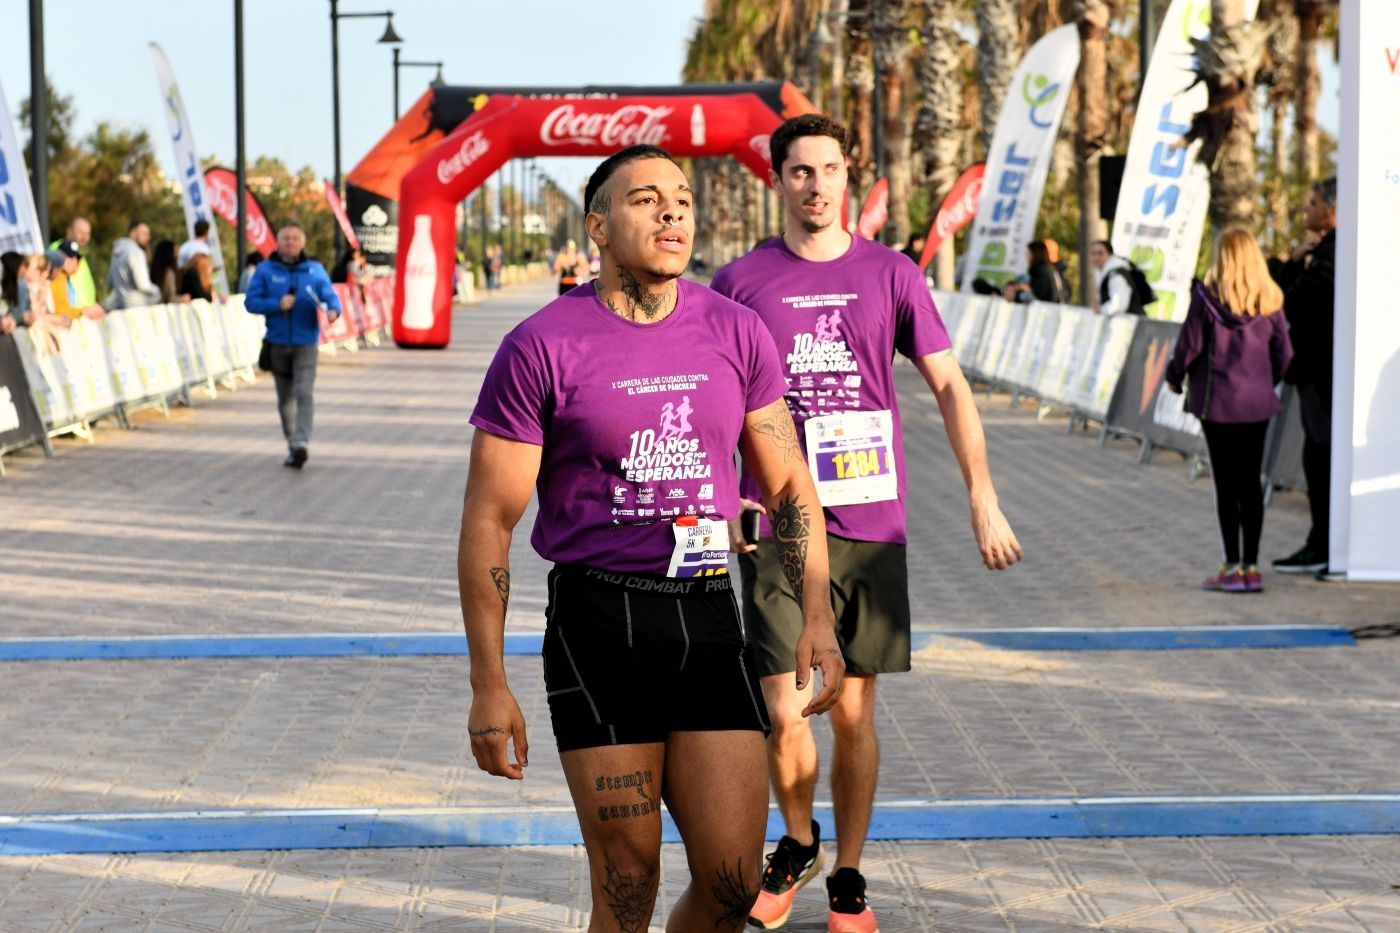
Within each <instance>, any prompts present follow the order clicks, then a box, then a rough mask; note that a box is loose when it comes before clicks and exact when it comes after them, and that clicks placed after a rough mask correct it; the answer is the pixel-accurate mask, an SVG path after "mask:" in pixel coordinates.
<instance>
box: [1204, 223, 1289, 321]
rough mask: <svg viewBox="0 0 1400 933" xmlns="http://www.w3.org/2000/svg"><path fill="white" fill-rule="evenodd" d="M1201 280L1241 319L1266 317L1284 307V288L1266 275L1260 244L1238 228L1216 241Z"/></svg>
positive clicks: (1267, 271) (1232, 228)
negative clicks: (1207, 267) (1204, 275)
mask: <svg viewBox="0 0 1400 933" xmlns="http://www.w3.org/2000/svg"><path fill="white" fill-rule="evenodd" d="M1204 281H1205V284H1206V287H1207V288H1209V289H1210V290H1211V291H1212V292H1214V293H1215V297H1217V298H1219V299H1220V301H1221V302H1222V303H1224V305H1225V306H1226V307H1227V308H1229V309H1230V311H1231V313H1233V314H1238V315H1240V316H1242V317H1259V316H1260V315H1269V314H1273V313H1274V312H1275V311H1278V310H1279V309H1280V308H1282V307H1283V289H1281V288H1279V287H1278V283H1277V282H1275V281H1274V280H1273V277H1272V276H1271V275H1269V264H1268V262H1267V261H1265V259H1264V253H1263V251H1262V250H1260V249H1259V242H1258V241H1257V240H1255V239H1254V235H1253V234H1252V233H1250V232H1249V231H1248V230H1245V229H1243V228H1240V227H1231V228H1230V229H1228V230H1226V231H1225V232H1223V233H1221V234H1220V236H1218V237H1216V238H1215V247H1214V249H1212V250H1211V256H1210V268H1209V269H1207V270H1206V277H1205V280H1204Z"/></svg>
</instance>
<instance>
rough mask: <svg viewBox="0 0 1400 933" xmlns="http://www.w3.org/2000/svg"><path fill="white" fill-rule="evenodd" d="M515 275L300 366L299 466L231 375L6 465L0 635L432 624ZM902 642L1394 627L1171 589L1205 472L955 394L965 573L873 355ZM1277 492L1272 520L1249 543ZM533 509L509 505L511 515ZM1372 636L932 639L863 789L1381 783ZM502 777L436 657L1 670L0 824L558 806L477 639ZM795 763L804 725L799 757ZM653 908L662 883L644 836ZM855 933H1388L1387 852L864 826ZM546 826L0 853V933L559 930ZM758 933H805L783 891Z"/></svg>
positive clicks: (1394, 734)
mask: <svg viewBox="0 0 1400 933" xmlns="http://www.w3.org/2000/svg"><path fill="white" fill-rule="evenodd" d="M551 289H552V286H548V287H547V286H542V285H541V286H524V287H520V288H516V289H513V290H507V291H505V292H502V293H497V294H494V295H492V296H490V297H489V298H488V299H487V300H486V301H485V302H484V303H483V304H480V305H477V306H474V307H472V308H470V309H468V310H463V311H460V312H459V316H458V320H457V326H456V333H457V336H456V342H455V344H454V345H453V347H452V348H451V349H449V350H448V351H445V352H405V351H399V350H394V349H388V348H379V349H376V350H370V351H366V352H361V353H358V354H341V355H339V356H336V357H333V358H326V359H324V360H323V361H322V368H321V372H320V377H319V380H318V391H317V404H318V421H317V431H316V438H315V443H314V444H313V446H312V459H311V462H310V464H309V465H308V467H307V468H306V470H305V471H303V472H301V473H296V472H293V471H290V470H285V469H283V468H282V467H281V466H280V465H279V464H280V460H281V457H282V454H283V451H282V449H281V441H280V434H279V432H278V430H277V426H276V414H275V407H274V402H273V392H272V386H271V384H270V381H269V380H266V379H263V380H260V381H259V383H258V384H257V385H255V386H252V387H246V388H243V389H241V390H239V391H238V392H236V393H230V394H221V395H220V397H219V398H218V399H217V400H215V401H213V402H209V403H204V402H201V403H200V404H199V405H198V407H196V408H195V409H193V410H177V411H176V412H174V413H173V414H172V416H171V417H170V418H169V419H168V420H167V419H165V418H162V417H161V416H159V415H156V414H154V413H148V414H144V415H141V416H139V417H138V418H137V419H136V421H137V430H135V431H130V432H123V431H119V430H117V429H115V428H103V429H101V430H100V431H99V440H98V443H97V444H95V445H91V446H89V445H87V444H84V443H80V442H72V441H63V442H60V443H59V444H58V448H59V457H58V459H56V460H54V461H50V462H44V461H42V459H41V458H40V457H39V456H38V455H37V454H33V453H29V454H23V455H20V456H17V457H13V458H9V459H7V467H8V468H9V469H10V475H9V478H8V479H6V480H3V481H0V529H3V531H2V533H3V536H4V537H3V541H4V550H5V555H6V562H5V569H4V572H3V575H0V637H14V636H28V637H51V636H57V635H86V636H94V635H97V636H118V635H133V634H150V635H176V634H260V633H282V634H312V633H325V632H390V631H405V632H424V631H432V632H456V631H460V626H461V621H460V618H459V614H458V609H457V604H456V581H455V567H454V555H455V544H456V529H457V521H458V514H459V509H460V501H461V495H462V489H463V483H464V479H465V474H466V462H467V450H468V444H469V439H470V428H469V426H468V424H467V416H468V414H469V413H470V410H471V407H472V403H473V401H474V398H475V393H476V389H477V386H478V385H479V383H480V379H481V375H482V372H483V370H484V368H485V366H486V364H487V363H488V362H489V360H490V357H491V354H492V352H493V351H494V348H495V346H496V344H497V343H498V341H499V339H500V337H501V335H502V334H503V333H504V332H505V331H506V330H507V329H508V328H509V327H510V326H511V325H512V324H513V323H514V322H515V321H518V320H519V319H520V318H521V317H523V316H524V315H525V314H526V313H528V311H529V310H532V309H533V308H535V307H538V306H539V304H541V303H543V302H544V301H545V300H547V298H548V296H549V292H550V290H551ZM900 379H901V386H902V391H903V400H902V403H903V405H904V406H905V407H904V411H905V423H906V425H907V429H908V442H909V447H910V462H911V463H913V464H918V465H919V467H918V472H917V473H915V474H913V476H912V479H911V483H910V487H911V488H910V494H911V495H910V501H911V506H910V515H911V523H912V528H911V537H912V542H911V572H912V576H913V578H914V579H913V589H914V605H915V607H916V625H918V626H920V627H925V628H979V627H981V628H991V627H1006V626H1055V627H1063V626H1100V627H1121V626H1143V625H1224V624H1270V623H1328V624H1335V625H1341V626H1345V627H1348V628H1356V627H1360V626H1367V625H1371V626H1376V625H1382V626H1383V625H1393V624H1396V623H1400V591H1397V590H1396V589H1395V588H1393V587H1390V588H1386V587H1382V586H1378V585H1355V584H1343V583H1318V582H1315V581H1312V580H1311V579H1303V580H1299V579H1290V578H1279V577H1276V576H1268V577H1266V584H1267V585H1268V587H1269V589H1268V591H1267V592H1265V593H1264V594H1263V595H1261V596H1256V597H1243V596H1237V597H1231V596H1224V595H1219V594H1205V593H1201V592H1200V591H1199V590H1197V589H1196V588H1195V584H1196V582H1197V581H1198V580H1199V579H1200V578H1201V577H1203V576H1205V575H1206V573H1207V572H1208V571H1209V570H1210V569H1212V565H1213V563H1214V561H1215V560H1216V558H1215V551H1216V546H1215V544H1214V526H1213V519H1212V514H1213V513H1212V506H1211V494H1210V484H1209V481H1208V480H1198V481H1197V482H1195V483H1188V482H1187V480H1186V470H1185V465H1184V463H1183V462H1182V461H1180V460H1179V459H1177V458H1176V457H1175V456H1173V455H1170V454H1159V455H1158V458H1157V459H1156V460H1155V461H1154V462H1153V463H1152V464H1150V465H1148V466H1145V467H1143V466H1138V465H1137V464H1136V463H1135V456H1136V447H1135V446H1132V445H1129V444H1126V443H1124V444H1114V445H1110V446H1109V448H1108V449H1106V450H1101V449H1099V447H1098V445H1097V443H1096V437H1095V436H1093V435H1091V434H1075V435H1068V434H1067V433H1066V429H1065V422H1064V420H1063V419H1060V418H1049V419H1046V420H1045V421H1037V420H1036V418H1035V414H1034V411H1033V410H1032V409H1030V408H1023V409H1018V410H1015V411H1011V410H1008V403H1007V400H1006V399H1005V398H1004V397H996V398H990V399H985V400H984V403H983V408H984V417H985V419H986V424H987V428H988V436H989V443H990V446H991V454H992V462H993V470H994V474H995V476H996V478H997V480H998V486H999V489H1000V491H1001V497H1002V502H1003V506H1004V508H1005V510H1006V512H1007V513H1008V515H1009V516H1010V518H1011V520H1012V521H1013V523H1014V524H1015V526H1016V528H1017V531H1018V533H1019V535H1020V538H1021V541H1022V544H1023V545H1024V546H1025V548H1026V552H1027V555H1028V556H1027V560H1026V562H1025V563H1024V564H1023V565H1021V566H1019V567H1017V568H1016V569H1015V570H1013V571H1011V572H1009V573H1004V574H996V575H994V574H990V573H988V572H986V571H984V570H982V569H981V567H980V564H979V562H978V560H977V557H976V553H975V550H974V548H973V546H972V540H971V533H970V531H969V529H968V527H967V514H966V507H965V496H964V494H963V493H962V492H961V483H960V480H959V478H958V473H957V469H956V465H955V463H954V462H953V460H952V458H951V456H950V455H949V454H948V452H947V447H946V443H945V442H944V440H943V438H942V426H941V423H940V421H939V418H938V415H937V409H936V407H935V406H934V405H933V403H932V399H931V397H930V396H929V394H928V392H927V390H926V389H922V388H921V387H920V385H919V383H918V379H917V374H915V373H914V372H913V371H912V369H908V368H905V369H904V370H902V372H901V375H900ZM1305 513H1306V509H1305V503H1304V502H1303V500H1302V499H1301V498H1300V497H1297V496H1295V495H1283V496H1280V497H1278V498H1277V499H1276V500H1275V503H1274V505H1273V506H1272V507H1271V508H1270V511H1269V514H1268V518H1267V523H1266V527H1265V539H1264V546H1265V554H1266V556H1276V555H1278V554H1281V553H1285V552H1287V551H1290V550H1292V548H1293V546H1295V545H1296V544H1297V543H1298V542H1299V541H1300V540H1301V538H1302V536H1303V534H1304V532H1305V531H1306V514H1305ZM529 520H530V518H529V516H527V519H526V521H527V523H528V521H529ZM527 528H528V525H525V526H522V528H521V530H520V531H519V532H518V534H517V538H516V543H515V547H514V549H513V552H512V561H513V564H514V581H515V589H514V592H513V594H512V596H513V598H512V602H511V617H510V626H511V630H512V631H538V630H540V629H541V628H542V627H543V608H544V589H543V580H544V573H545V566H544V564H543V562H541V561H540V560H539V559H538V558H537V557H535V555H533V553H532V552H530V550H529V545H528V540H527V538H528V531H527ZM1397 661H1400V648H1397V645H1396V643H1395V642H1392V641H1387V640H1371V641H1363V642H1361V643H1360V644H1359V645H1358V646H1357V647H1354V648H1327V649H1289V650H1252V651H1183V652H1044V653H1029V652H1014V651H996V650H991V649H987V648H983V647H981V646H979V645H976V644H974V643H971V642H939V643H938V644H937V645H936V647H934V648H930V649H928V650H925V651H924V652H922V653H921V654H920V656H919V657H918V659H917V661H916V664H915V670H914V672H913V673H912V674H910V675H908V676H901V677H891V678H888V679H887V680H885V681H883V682H882V683H883V685H884V686H883V689H882V698H883V699H882V704H881V708H880V714H879V715H880V730H881V735H882V736H883V739H884V749H883V752H884V760H883V765H882V772H881V780H882V788H881V799H883V800H902V799H928V798H938V799H966V798H1024V797H1041V796H1056V797H1058V796H1096V795H1102V796H1116V797H1121V796H1129V795H1160V794H1183V795H1193V794H1227V793H1230V794H1311V793H1318V794H1321V793H1365V792H1394V791H1400V780H1397V775H1396V761H1397V760H1400V715H1397V714H1398V713H1400V694H1397V691H1396V688H1395V679H1394V671H1395V669H1396V665H1397ZM508 668H509V672H510V675H511V678H512V683H513V686H514V687H515V689H516V691H517V693H518V694H519V696H520V699H521V702H522V706H523V707H524V709H525V713H526V716H527V720H528V722H529V724H530V727H531V730H532V733H531V734H532V736H533V748H532V751H533V753H534V754H533V755H532V764H531V769H530V771H531V773H530V778H529V780H527V781H525V782H524V783H522V784H514V783H507V782H504V781H500V780H498V779H493V778H489V777H487V776H485V775H484V774H482V773H481V772H479V771H477V770H476V768H475V767H474V764H473V762H472V758H471V755H470V751H469V744H468V741H467V737H466V730H465V717H466V710H467V705H468V702H469V697H468V689H467V683H466V662H465V660H464V659H462V658H449V657H437V658H287V659H225V660H188V661H122V662H29V663H22V664H4V665H0V678H3V679H2V680H0V683H3V684H4V686H5V688H6V689H5V691H4V693H5V702H4V705H3V707H0V814H35V813H89V812H133V811H189V810H199V809H211V808H250V809H260V808H325V807H376V806H377V807H391V806H392V807H443V806H485V805H497V806H522V807H524V806H532V805H559V804H565V803H567V800H568V796H567V793H566V790H565V788H564V785H563V781H562V778H561V775H560V772H559V767H558V758H557V755H555V754H554V753H553V751H552V747H551V746H552V743H551V742H550V740H549V729H548V717H547V715H546V712H545V708H544V702H543V690H542V685H541V683H540V681H539V674H538V661H537V660H536V659H533V658H529V657H515V658H511V659H509V660H508ZM823 747H825V744H824V746H823ZM664 870H665V875H666V881H665V884H664V886H663V890H662V895H661V898H660V904H659V908H658V912H657V923H658V926H657V927H656V928H657V929H659V928H660V927H659V924H660V922H661V919H662V918H664V916H665V914H666V910H667V905H668V903H669V901H670V899H671V898H674V897H675V896H676V895H677V894H678V893H679V891H680V889H681V887H682V886H683V885H684V882H685V866H684V862H683V859H682V858H681V855H680V850H679V848H677V847H672V846H668V847H667V849H666V852H665V864H664ZM866 873H867V876H868V877H869V879H870V883H871V890H870V894H871V898H872V901H873V903H874V904H875V905H876V906H877V907H878V909H879V911H880V916H881V929H882V930H884V931H886V933H896V931H903V930H934V929H937V930H940V931H942V930H977V931H981V930H1017V931H1031V930H1082V929H1105V930H1222V931H1223V930H1230V931H1244V930H1277V931H1294V930H1400V894H1397V891H1396V888H1397V887H1400V837H1396V836H1332V837H1328V836H1308V837H1246V838H1223V837H1212V838H1194V839H1180V838H1163V839H1087V840H1064V839H1057V840H1002V841H965V842H964V841H949V842H917V843H914V842H881V843H874V844H872V845H870V846H869V847H868V849H867V867H866ZM586 895H587V886H586V870H585V863H584V859H583V855H582V852H581V850H579V849H577V848H573V847H567V846H556V847H514V848H448V849H439V848H422V849H358V850H322V851H313V850H292V851H256V852H213V853H202V854H194V855H188V854H185V855H181V854H156V855H151V854H143V855H114V856H106V855H83V856H75V855H65V856H57V855H53V856H44V857H28V856H23V857H21V856H12V857H0V930H4V931H8V930H80V929H81V930H140V929H150V930H263V929H274V928H275V929H295V930H311V929H325V930H340V929H405V930H407V929H463V930H483V931H498V933H506V931H526V930H530V931H534V930H578V929H583V928H585V927H586V925H587V911H588V904H587V896H586ZM798 905H799V906H798V909H797V910H796V912H795V913H794V915H793V920H792V922H791V924H790V927H789V928H790V929H793V930H797V931H815V930H821V929H824V928H825V926H824V914H823V905H822V898H821V896H820V895H819V894H818V893H817V892H816V891H813V892H811V893H810V894H804V895H802V896H801V897H800V898H799V901H798Z"/></svg>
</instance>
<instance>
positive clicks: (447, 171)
mask: <svg viewBox="0 0 1400 933" xmlns="http://www.w3.org/2000/svg"><path fill="white" fill-rule="evenodd" d="M490 148H491V141H490V140H489V139H487V138H486V136H485V134H483V133H482V132H481V130H477V131H476V132H475V133H473V134H471V135H470V136H468V137H467V138H466V139H464V140H462V145H460V146H458V147H457V151H456V152H454V153H452V155H451V156H449V157H448V158H446V159H443V160H442V161H441V162H439V163H438V168H437V177H438V181H440V182H442V183H443V184H444V185H445V184H447V183H449V182H451V181H452V179H454V178H456V177H457V176H458V175H460V174H462V173H463V172H465V171H466V170H467V169H469V168H471V165H472V163H473V162H475V161H476V160H477V159H479V158H481V157H482V156H483V155H485V154H486V152H487V150H489V149H490Z"/></svg>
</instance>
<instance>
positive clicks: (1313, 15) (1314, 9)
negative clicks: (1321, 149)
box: [1293, 0, 1329, 182]
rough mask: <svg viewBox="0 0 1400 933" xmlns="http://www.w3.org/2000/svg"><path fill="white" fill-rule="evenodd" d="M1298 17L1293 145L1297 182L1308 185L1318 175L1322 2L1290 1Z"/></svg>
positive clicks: (1325, 9)
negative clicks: (1296, 151)
mask: <svg viewBox="0 0 1400 933" xmlns="http://www.w3.org/2000/svg"><path fill="white" fill-rule="evenodd" d="M1293 9H1294V11H1295V12H1296V14H1297V16H1298V59H1297V61H1298V64H1297V79H1296V80H1295V81H1294V82H1293V90H1294V93H1295V96H1294V100H1293V142H1294V145H1296V146H1297V149H1298V155H1297V166H1296V167H1297V169H1298V176H1299V179H1300V180H1301V181H1303V182H1310V181H1313V180H1315V179H1316V178H1317V176H1318V174H1319V173H1320V172H1321V170H1322V168H1321V162H1322V159H1321V156H1320V155H1319V154H1318V138H1317V99H1318V97H1319V95H1320V94H1321V93H1322V71H1321V69H1320V68H1319V67H1318V64H1317V52H1318V39H1319V38H1320V37H1321V35H1322V25H1323V23H1324V22H1325V21H1326V19H1327V15H1328V12H1329V10H1328V4H1327V3H1326V2H1325V0H1294V4H1293Z"/></svg>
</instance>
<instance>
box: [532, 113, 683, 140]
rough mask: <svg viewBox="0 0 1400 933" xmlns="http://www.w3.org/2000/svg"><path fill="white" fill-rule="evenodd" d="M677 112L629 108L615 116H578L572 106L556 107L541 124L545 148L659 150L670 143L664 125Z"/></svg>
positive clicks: (607, 114)
mask: <svg viewBox="0 0 1400 933" xmlns="http://www.w3.org/2000/svg"><path fill="white" fill-rule="evenodd" d="M674 112H675V110H674V109H673V108H671V107H648V106H646V105H644V104H629V105H627V106H626V107H622V108H620V109H618V110H615V111H613V112H612V113H579V112H578V111H577V110H575V109H574V105H573V104H565V105H564V106H562V107H557V108H555V109H554V110H553V111H551V112H550V114H549V116H547V117H545V118H544V123H542V124H540V141H541V142H543V143H544V144H545V145H546V146H571V145H573V146H602V147H605V148H608V149H612V148H618V147H627V146H637V145H647V146H659V145H661V144H662V143H664V142H665V141H666V139H667V133H666V124H665V123H664V122H663V121H664V120H665V119H666V118H667V117H669V116H670V115H671V114H672V113H674Z"/></svg>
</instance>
